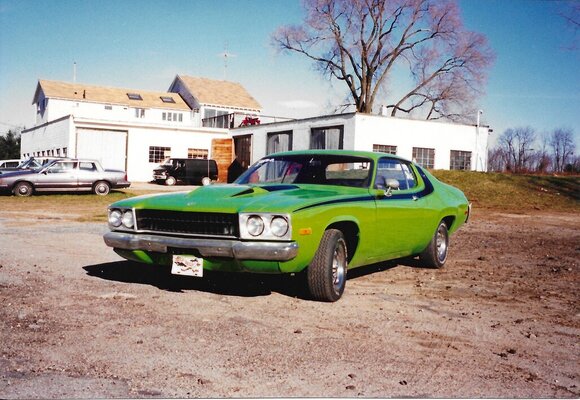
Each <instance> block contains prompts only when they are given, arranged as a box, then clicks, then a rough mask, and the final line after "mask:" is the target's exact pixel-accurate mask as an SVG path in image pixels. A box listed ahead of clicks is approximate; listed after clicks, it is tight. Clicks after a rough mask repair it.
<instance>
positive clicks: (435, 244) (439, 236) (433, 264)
mask: <svg viewBox="0 0 580 400" xmlns="http://www.w3.org/2000/svg"><path fill="white" fill-rule="evenodd" d="M448 251H449V231H448V228H447V224H446V223H445V221H441V222H439V226H437V230H436V231H435V233H434V234H433V237H432V238H431V241H430V242H429V245H428V246H427V247H426V248H425V250H423V251H422V252H421V254H420V255H419V258H420V259H421V262H422V264H423V265H424V266H426V267H430V268H442V267H443V265H445V261H447V254H448Z"/></svg>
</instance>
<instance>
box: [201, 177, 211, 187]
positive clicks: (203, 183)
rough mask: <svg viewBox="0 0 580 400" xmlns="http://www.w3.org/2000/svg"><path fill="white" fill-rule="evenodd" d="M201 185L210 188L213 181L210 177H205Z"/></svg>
mask: <svg viewBox="0 0 580 400" xmlns="http://www.w3.org/2000/svg"><path fill="white" fill-rule="evenodd" d="M200 183H201V185H202V186H208V185H210V184H211V179H209V177H207V176H204V177H203V178H201V182H200Z"/></svg>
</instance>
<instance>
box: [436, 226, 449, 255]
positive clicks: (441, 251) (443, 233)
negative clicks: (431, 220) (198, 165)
mask: <svg viewBox="0 0 580 400" xmlns="http://www.w3.org/2000/svg"><path fill="white" fill-rule="evenodd" d="M448 244H449V236H448V235H447V228H446V227H445V225H444V224H441V225H439V228H437V238H436V246H437V260H439V262H440V263H444V262H445V260H446V259H447V247H448Z"/></svg>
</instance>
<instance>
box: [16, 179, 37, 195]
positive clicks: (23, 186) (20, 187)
mask: <svg viewBox="0 0 580 400" xmlns="http://www.w3.org/2000/svg"><path fill="white" fill-rule="evenodd" d="M32 192H33V189H32V185H31V184H30V183H28V182H19V183H17V184H16V186H14V194H15V195H16V196H20V197H28V196H31V195H32Z"/></svg>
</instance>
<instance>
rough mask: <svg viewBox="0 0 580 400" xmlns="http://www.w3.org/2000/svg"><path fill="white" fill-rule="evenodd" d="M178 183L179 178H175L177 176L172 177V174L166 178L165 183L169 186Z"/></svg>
mask: <svg viewBox="0 0 580 400" xmlns="http://www.w3.org/2000/svg"><path fill="white" fill-rule="evenodd" d="M176 183H177V179H175V178H174V177H172V176H168V177H167V179H165V184H166V185H167V186H173V185H175V184H176Z"/></svg>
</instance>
